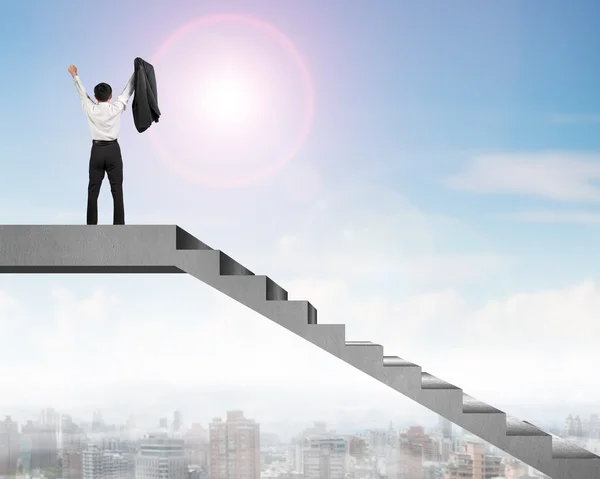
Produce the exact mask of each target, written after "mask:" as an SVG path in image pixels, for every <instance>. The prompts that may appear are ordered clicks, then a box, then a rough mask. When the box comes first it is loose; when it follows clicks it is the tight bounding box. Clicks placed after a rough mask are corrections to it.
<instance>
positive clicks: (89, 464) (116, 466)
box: [72, 444, 133, 479]
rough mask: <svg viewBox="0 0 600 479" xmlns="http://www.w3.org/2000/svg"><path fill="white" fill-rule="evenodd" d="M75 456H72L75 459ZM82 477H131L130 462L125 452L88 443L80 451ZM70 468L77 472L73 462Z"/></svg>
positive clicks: (115, 478) (122, 478) (107, 478)
mask: <svg viewBox="0 0 600 479" xmlns="http://www.w3.org/2000/svg"><path fill="white" fill-rule="evenodd" d="M76 457H77V456H72V459H73V460H74V461H76V460H77V459H76ZM80 457H81V459H82V461H81V462H82V476H81V477H82V479H131V478H132V476H133V474H132V469H133V468H132V467H131V466H132V463H131V461H130V459H129V457H128V456H127V455H125V454H121V453H119V452H114V451H105V450H102V449H101V448H100V447H99V446H98V445H96V444H89V445H88V446H87V447H86V449H85V450H84V451H83V453H81V456H80ZM72 466H73V467H72V469H73V471H74V473H75V474H77V469H76V467H75V464H73V465H72Z"/></svg>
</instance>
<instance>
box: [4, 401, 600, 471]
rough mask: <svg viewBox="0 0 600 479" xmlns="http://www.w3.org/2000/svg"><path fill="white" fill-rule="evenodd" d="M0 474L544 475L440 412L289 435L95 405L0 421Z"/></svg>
mask: <svg viewBox="0 0 600 479" xmlns="http://www.w3.org/2000/svg"><path fill="white" fill-rule="evenodd" d="M550 432H552V433H554V434H556V435H560V436H561V437H565V438H569V439H570V440H571V441H574V442H576V443H578V444H579V445H581V446H583V447H586V448H587V449H589V450H590V451H592V452H596V453H598V452H600V418H599V416H598V415H591V416H590V417H587V418H581V417H579V416H574V415H569V416H568V417H567V418H566V420H565V423H564V428H563V430H562V431H558V430H554V431H553V430H550ZM0 477H2V478H9V477H10V478H21V479H134V478H135V479H259V478H274V479H292V478H294V479H346V478H348V479H458V478H461V479H501V478H502V479H525V478H535V479H541V478H547V477H548V476H546V475H544V474H541V473H539V472H538V471H535V470H534V469H533V468H531V467H530V466H528V465H526V464H524V463H523V462H521V461H518V460H516V459H514V458H512V457H510V456H508V455H507V454H505V453H503V452H502V451H500V450H498V449H497V448H495V447H493V446H490V445H489V444H486V443H484V442H483V441H481V440H480V439H479V438H477V437H475V436H473V435H470V434H469V433H468V432H466V431H463V430H462V429H460V428H457V427H456V426H453V424H452V423H450V422H449V421H447V420H446V419H444V418H442V417H439V420H438V423H437V424H436V425H435V427H430V428H426V427H423V426H421V425H418V424H415V425H412V426H410V427H408V428H398V427H396V426H395V425H394V423H393V422H392V421H390V423H389V426H388V427H387V428H380V429H373V428H371V429H359V428H358V429H354V430H347V431H336V430H334V429H331V428H330V427H329V426H328V424H327V423H326V422H323V421H315V422H314V423H313V425H312V426H311V427H308V428H305V429H303V430H298V431H297V432H296V433H294V434H293V435H292V437H282V436H280V435H278V434H276V433H273V432H271V431H268V430H266V429H265V430H263V428H261V424H260V421H259V420H258V419H257V418H249V417H246V415H245V414H244V412H243V411H241V410H230V411H223V414H222V417H215V418H214V419H213V420H212V421H211V422H210V423H208V424H203V423H198V422H189V423H186V421H185V417H184V415H183V414H182V412H181V411H174V412H172V413H171V414H170V416H165V417H156V421H155V424H154V425H150V424H141V423H138V420H137V419H136V416H135V415H134V414H132V415H130V416H129V417H128V418H127V419H126V420H125V421H124V422H123V423H122V424H111V423H109V422H107V421H105V420H104V419H103V414H102V411H95V412H94V413H93V414H92V417H91V418H89V419H88V420H87V421H86V420H81V421H79V420H76V419H74V418H73V417H71V416H70V415H68V414H64V413H61V412H59V411H57V410H55V409H51V408H48V409H44V410H43V411H41V412H40V413H39V415H38V416H37V417H36V418H34V419H27V420H26V421H25V422H23V423H19V422H18V421H16V420H15V419H13V417H12V416H10V415H6V416H5V418H4V419H3V420H2V421H0Z"/></svg>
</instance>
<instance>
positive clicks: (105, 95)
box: [94, 83, 112, 103]
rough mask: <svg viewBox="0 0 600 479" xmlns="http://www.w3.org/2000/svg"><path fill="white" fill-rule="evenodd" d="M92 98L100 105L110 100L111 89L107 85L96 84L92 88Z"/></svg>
mask: <svg viewBox="0 0 600 479" xmlns="http://www.w3.org/2000/svg"><path fill="white" fill-rule="evenodd" d="M94 96H95V97H96V100H98V101H99V102H100V103H104V102H107V101H109V100H110V99H111V98H112V88H111V87H110V85H109V84H108V83H98V84H97V85H96V88H94Z"/></svg>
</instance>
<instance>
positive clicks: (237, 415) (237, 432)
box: [209, 411, 260, 479]
mask: <svg viewBox="0 0 600 479" xmlns="http://www.w3.org/2000/svg"><path fill="white" fill-rule="evenodd" d="M209 435H210V479H222V478H226V479H260V426H259V425H258V424H257V423H256V422H255V421H253V420H252V419H247V418H245V417H244V414H243V413H242V411H228V412H227V421H226V422H223V421H222V420H221V419H220V418H215V419H214V420H213V422H212V423H211V424H210V433H209Z"/></svg>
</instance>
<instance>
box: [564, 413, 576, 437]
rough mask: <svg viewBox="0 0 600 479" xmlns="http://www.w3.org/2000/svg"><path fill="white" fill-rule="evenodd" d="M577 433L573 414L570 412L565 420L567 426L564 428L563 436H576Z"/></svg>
mask: <svg viewBox="0 0 600 479" xmlns="http://www.w3.org/2000/svg"><path fill="white" fill-rule="evenodd" d="M574 435H575V421H574V419H573V416H571V414H569V415H568V416H567V419H566V420H565V427H564V429H563V436H564V437H570V436H574Z"/></svg>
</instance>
